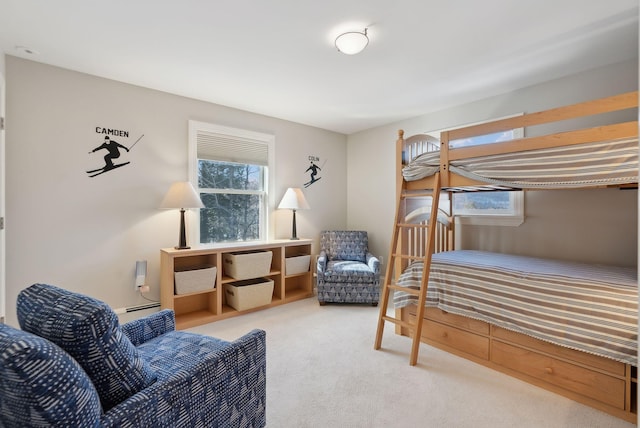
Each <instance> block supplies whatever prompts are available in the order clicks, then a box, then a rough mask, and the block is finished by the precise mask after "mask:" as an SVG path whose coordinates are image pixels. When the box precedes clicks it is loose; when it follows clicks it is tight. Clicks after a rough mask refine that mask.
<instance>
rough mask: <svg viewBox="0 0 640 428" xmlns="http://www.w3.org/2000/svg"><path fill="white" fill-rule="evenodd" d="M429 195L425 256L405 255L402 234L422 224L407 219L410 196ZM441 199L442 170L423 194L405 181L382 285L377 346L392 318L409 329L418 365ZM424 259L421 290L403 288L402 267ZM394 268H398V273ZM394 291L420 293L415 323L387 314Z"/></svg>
mask: <svg viewBox="0 0 640 428" xmlns="http://www.w3.org/2000/svg"><path fill="white" fill-rule="evenodd" d="M425 196H430V197H431V210H430V215H429V221H428V223H427V224H426V225H424V226H423V227H426V228H427V233H426V235H427V239H426V242H425V248H424V252H423V255H422V256H421V257H416V256H411V255H407V254H403V248H405V246H404V245H402V243H401V235H402V233H403V231H404V230H405V229H407V228H416V227H418V226H417V225H416V224H406V223H403V221H404V214H405V212H404V211H405V210H404V207H405V206H406V201H407V199H410V198H416V197H419V198H424V197H425ZM439 200H440V173H436V174H435V176H434V185H433V189H432V190H430V191H423V192H420V193H415V192H414V193H411V192H407V190H406V187H405V184H404V183H403V184H402V186H401V189H400V191H399V192H398V197H397V205H396V216H395V221H394V228H393V238H392V240H391V251H390V252H389V254H390V256H389V261H388V264H387V270H386V273H385V278H384V282H383V287H382V298H381V304H380V314H379V316H378V328H377V330H376V341H375V344H374V349H380V347H381V346H382V336H383V333H384V325H385V322H387V321H389V322H391V323H394V324H396V325H398V326H400V327H404V328H406V329H407V330H408V332H409V335H410V337H411V340H412V345H411V356H410V359H409V364H410V365H412V366H415V365H416V363H417V361H418V351H419V349H420V336H421V334H422V319H423V317H424V310H425V306H424V304H425V301H426V299H427V284H428V283H429V272H430V268H431V256H432V254H433V253H434V244H435V230H436V227H435V225H436V224H437V221H438V204H439ZM416 260H422V261H423V263H424V265H423V270H422V282H421V285H420V290H415V289H410V288H406V287H401V286H399V285H398V284H396V283H395V282H394V279H395V277H398V276H399V274H400V273H401V270H402V269H403V268H404V266H406V265H407V264H408V263H409V262H410V261H416ZM394 268H395V269H396V272H395V275H394V272H393V271H394ZM392 290H402V291H404V292H407V293H411V294H413V295H415V296H418V303H417V305H418V307H417V310H416V318H415V323H411V322H408V321H405V320H402V319H400V318H396V317H394V316H389V315H387V310H388V306H389V298H390V297H391V291H392Z"/></svg>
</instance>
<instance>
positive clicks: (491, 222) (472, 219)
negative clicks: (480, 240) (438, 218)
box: [455, 215, 524, 226]
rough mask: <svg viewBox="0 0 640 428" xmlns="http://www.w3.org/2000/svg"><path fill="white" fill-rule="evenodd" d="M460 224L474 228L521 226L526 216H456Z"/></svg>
mask: <svg viewBox="0 0 640 428" xmlns="http://www.w3.org/2000/svg"><path fill="white" fill-rule="evenodd" d="M455 219H456V220H455V221H456V223H458V224H466V225H473V226H520V225H521V224H522V223H524V216H518V215H515V216H510V215H477V216H456V217H455Z"/></svg>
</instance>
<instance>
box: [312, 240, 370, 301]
mask: <svg viewBox="0 0 640 428" xmlns="http://www.w3.org/2000/svg"><path fill="white" fill-rule="evenodd" d="M317 274H318V280H317V286H318V302H319V303H320V304H321V305H324V304H325V303H328V302H333V303H369V304H372V305H373V306H376V305H377V304H378V300H379V299H380V261H379V260H378V259H377V258H376V257H375V256H373V254H371V253H370V252H369V240H368V236H367V232H364V231H350V230H325V231H323V232H322V233H321V234H320V255H319V257H318V266H317Z"/></svg>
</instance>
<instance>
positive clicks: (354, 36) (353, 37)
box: [336, 28, 369, 55]
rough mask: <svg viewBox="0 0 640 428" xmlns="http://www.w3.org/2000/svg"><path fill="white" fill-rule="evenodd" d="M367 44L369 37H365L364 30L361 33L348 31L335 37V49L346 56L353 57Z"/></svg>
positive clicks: (365, 32) (365, 30)
mask: <svg viewBox="0 0 640 428" xmlns="http://www.w3.org/2000/svg"><path fill="white" fill-rule="evenodd" d="M368 44H369V37H368V36H367V29H366V28H365V29H364V32H362V33H361V32H359V31H349V32H347V33H342V34H340V35H339V36H338V37H336V48H338V50H339V51H340V52H342V53H343V54H346V55H355V54H357V53H360V52H362V51H363V50H364V48H366V47H367V45H368Z"/></svg>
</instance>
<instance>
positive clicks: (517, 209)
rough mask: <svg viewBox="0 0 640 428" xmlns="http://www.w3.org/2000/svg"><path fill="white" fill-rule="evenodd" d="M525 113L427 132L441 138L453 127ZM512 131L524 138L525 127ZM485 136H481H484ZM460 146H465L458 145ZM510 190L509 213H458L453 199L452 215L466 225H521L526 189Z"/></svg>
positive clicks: (505, 117)
mask: <svg viewBox="0 0 640 428" xmlns="http://www.w3.org/2000/svg"><path fill="white" fill-rule="evenodd" d="M523 114H524V113H517V114H512V115H509V116H503V117H498V118H494V119H490V120H485V121H480V122H474V123H467V124H464V125H459V126H454V127H450V128H446V129H442V130H440V131H433V132H427V134H428V135H431V136H432V137H435V138H437V139H438V140H440V134H441V132H444V131H448V130H451V129H458V128H464V127H467V126H473V125H480V124H483V123H488V122H493V121H496V120H502V119H509V118H512V117H517V116H522V115H523ZM511 132H512V133H513V134H512V138H511V139H512V140H517V139H520V138H524V128H515V129H513V130H512V131H511ZM483 136H484V135H483ZM483 136H480V137H483ZM473 138H474V137H471V139H473ZM508 141H510V140H508ZM451 143H452V141H450V142H449V144H450V145H451ZM458 147H464V146H458ZM508 192H509V198H510V200H511V202H510V203H511V206H512V210H510V211H509V212H508V213H504V214H496V213H495V212H494V213H491V214H489V213H483V212H482V210H466V211H463V212H461V213H459V214H457V213H456V212H455V211H454V210H453V200H452V201H451V210H452V211H453V212H452V216H453V218H454V219H455V221H456V222H457V223H459V224H465V225H483V226H520V225H521V224H522V223H524V190H513V191H508ZM452 198H455V194H454V195H452ZM473 211H477V212H473Z"/></svg>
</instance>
